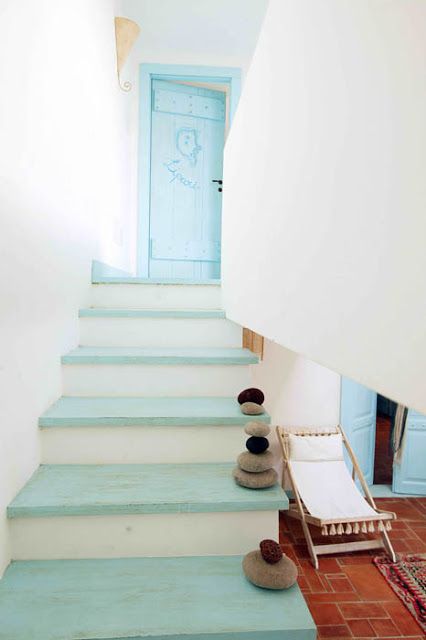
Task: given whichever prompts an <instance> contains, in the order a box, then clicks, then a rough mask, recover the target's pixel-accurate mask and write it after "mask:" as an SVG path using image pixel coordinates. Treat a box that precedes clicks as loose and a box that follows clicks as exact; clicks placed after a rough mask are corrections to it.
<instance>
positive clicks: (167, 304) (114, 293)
mask: <svg viewBox="0 0 426 640" xmlns="http://www.w3.org/2000/svg"><path fill="white" fill-rule="evenodd" d="M92 304H93V306H95V307H108V308H116V307H118V308H120V309H122V308H129V309H220V308H221V306H222V302H221V290H220V287H219V286H214V285H206V286H203V285H192V286H191V285H165V284H159V285H155V284H149V285H143V284H98V285H96V284H95V285H92Z"/></svg>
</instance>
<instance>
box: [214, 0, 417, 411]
mask: <svg viewBox="0 0 426 640" xmlns="http://www.w3.org/2000/svg"><path fill="white" fill-rule="evenodd" d="M425 78H426V3H425V2H424V1H423V0H387V1H386V2H372V1H371V0H357V1H356V2H353V1H351V0H322V2H318V1H317V0H297V2H295V1H294V0H272V1H271V3H270V7H269V10H268V13H267V16H266V19H265V22H264V25H263V28H262V31H261V35H260V38H259V42H258V47H257V49H256V52H255V55H254V58H253V62H252V66H251V68H250V71H249V73H248V75H247V79H246V83H245V87H244V91H243V96H242V99H241V101H240V106H239V109H238V112H237V116H236V119H235V121H234V125H233V127H232V129H231V132H230V135H229V138H228V142H227V146H226V150H225V172H224V181H225V185H226V188H225V190H224V213H223V227H224V230H223V234H224V237H223V283H224V284H223V287H224V294H225V308H226V311H227V315H228V316H229V317H230V318H231V319H232V320H234V321H236V322H238V323H240V324H243V325H246V326H248V327H250V328H251V329H253V330H255V331H257V332H258V333H260V334H263V335H265V336H266V337H268V338H270V339H272V340H275V341H276V342H278V343H280V344H282V345H284V346H285V347H287V348H289V349H291V350H292V351H295V352H297V353H301V354H304V355H305V356H307V357H308V358H310V359H312V360H314V361H316V362H319V363H321V364H323V365H325V366H327V367H329V368H331V369H333V370H335V371H338V372H339V373H342V374H344V375H346V376H348V377H351V378H353V379H355V380H357V381H359V382H361V383H363V384H365V385H366V386H368V387H371V388H373V389H375V390H377V391H379V392H381V393H383V394H385V395H387V396H389V397H391V398H393V399H395V400H399V401H401V402H403V403H405V404H407V405H408V406H411V407H413V408H416V409H418V410H420V411H423V412H426V395H425V392H424V389H425V380H426V331H425V320H426V295H425V285H426V250H425V238H426V216H425V210H426V181H425V179H424V178H425V166H426V119H425V113H426V83H425Z"/></svg>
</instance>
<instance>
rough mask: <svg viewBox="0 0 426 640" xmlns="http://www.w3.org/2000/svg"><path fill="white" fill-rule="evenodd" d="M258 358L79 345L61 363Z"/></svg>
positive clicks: (228, 352)
mask: <svg viewBox="0 0 426 640" xmlns="http://www.w3.org/2000/svg"><path fill="white" fill-rule="evenodd" d="M258 362H259V358H258V357H257V356H256V355H255V354H254V353H252V352H251V351H249V349H219V348H208V347H200V348H179V349H172V348H169V347H167V348H146V347H77V349H74V350H73V351H71V352H70V353H68V354H67V355H65V356H62V364H149V365H167V364H180V365H247V364H257V363H258Z"/></svg>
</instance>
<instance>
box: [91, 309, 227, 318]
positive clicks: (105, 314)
mask: <svg viewBox="0 0 426 640" xmlns="http://www.w3.org/2000/svg"><path fill="white" fill-rule="evenodd" d="M79 316H80V318H197V319H198V318H225V312H224V311H223V309H126V308H122V309H120V308H104V307H87V308H84V309H80V311H79Z"/></svg>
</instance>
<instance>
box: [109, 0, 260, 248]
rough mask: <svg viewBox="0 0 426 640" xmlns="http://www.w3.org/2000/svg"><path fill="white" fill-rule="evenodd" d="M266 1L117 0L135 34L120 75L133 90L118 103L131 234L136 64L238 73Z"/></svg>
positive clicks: (249, 51) (135, 186)
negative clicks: (127, 176)
mask: <svg viewBox="0 0 426 640" xmlns="http://www.w3.org/2000/svg"><path fill="white" fill-rule="evenodd" d="M268 2H269V0H250V2H247V0H119V12H120V14H121V15H122V16H124V17H126V18H130V19H131V20H134V21H135V22H137V23H138V24H139V26H140V28H141V34H140V36H139V38H138V40H137V41H136V43H135V45H134V47H133V49H132V50H131V52H130V55H129V58H128V61H127V62H126V64H125V66H124V68H123V70H122V78H123V80H128V81H130V82H131V83H132V84H133V89H132V91H131V92H130V93H128V94H127V96H125V98H124V101H123V102H124V105H125V108H126V123H127V124H126V144H127V155H128V157H130V158H131V159H132V166H131V172H130V176H131V187H130V191H129V200H130V209H129V211H130V212H131V215H132V232H133V233H134V234H135V236H136V233H137V192H138V184H137V162H138V132H139V122H138V109H139V87H138V73H139V65H140V64H141V63H162V64H188V65H208V66H225V67H240V68H241V69H242V71H243V74H244V73H245V72H246V71H247V69H248V66H249V64H250V60H251V57H252V55H253V52H254V48H255V46H256V42H257V38H258V35H259V31H260V27H261V24H262V20H263V18H264V15H265V11H266V8H267V5H268Z"/></svg>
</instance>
